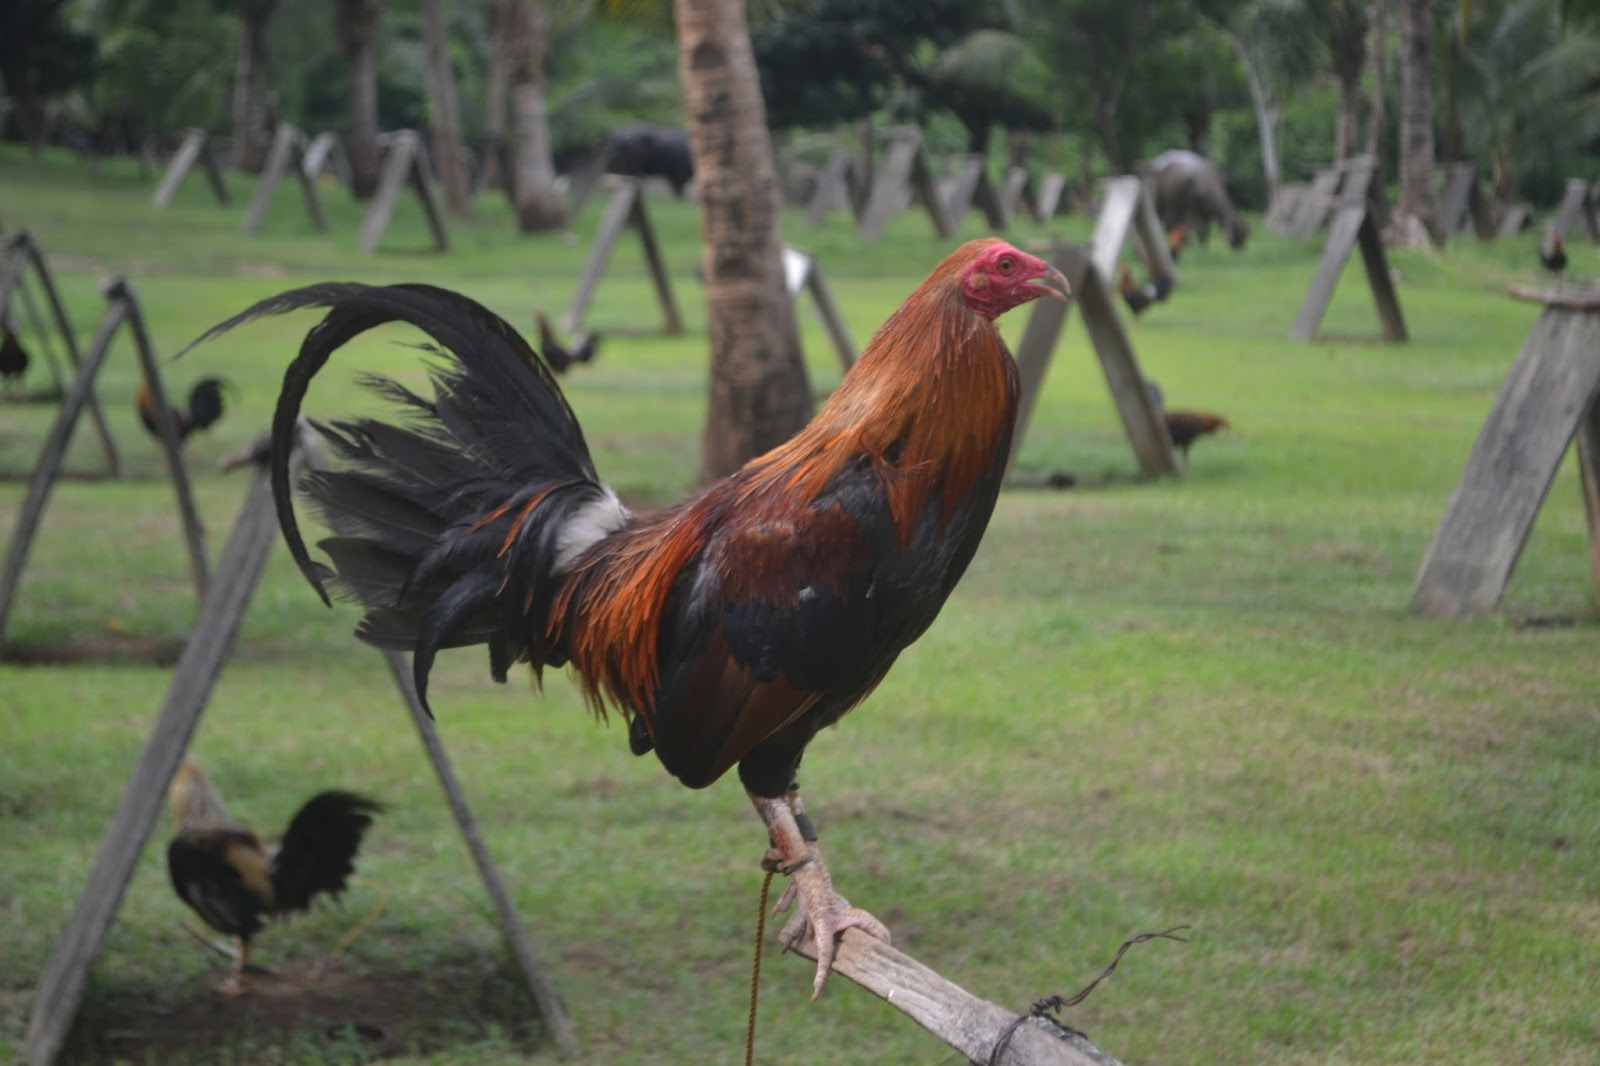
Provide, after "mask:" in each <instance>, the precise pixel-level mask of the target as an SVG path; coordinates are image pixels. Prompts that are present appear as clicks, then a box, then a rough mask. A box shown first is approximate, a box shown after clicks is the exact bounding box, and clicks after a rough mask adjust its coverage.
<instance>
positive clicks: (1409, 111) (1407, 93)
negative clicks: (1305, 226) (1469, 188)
mask: <svg viewBox="0 0 1600 1066" xmlns="http://www.w3.org/2000/svg"><path fill="white" fill-rule="evenodd" d="M1400 36H1401V45H1400V65H1401V70H1400V213H1401V214H1402V215H1406V216H1409V217H1410V218H1413V219H1416V220H1417V221H1418V222H1420V223H1422V225H1423V226H1424V227H1426V229H1427V231H1428V234H1429V235H1430V236H1431V237H1432V238H1433V239H1434V240H1435V241H1438V240H1439V223H1438V208H1437V205H1436V204H1435V202H1434V194H1433V183H1434V165H1433V86H1432V83H1431V80H1430V79H1431V77H1432V66H1431V59H1432V52H1433V0H1405V10H1404V11H1403V12H1402V15H1401V24H1400Z"/></svg>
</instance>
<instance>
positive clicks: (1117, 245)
mask: <svg viewBox="0 0 1600 1066" xmlns="http://www.w3.org/2000/svg"><path fill="white" fill-rule="evenodd" d="M1101 188H1102V190H1103V193H1102V196H1101V200H1100V214H1099V215H1098V216H1097V217H1096V218H1095V220H1094V255H1093V260H1094V265H1095V269H1097V270H1099V271H1100V276H1101V277H1102V278H1105V279H1106V280H1107V281H1109V280H1110V279H1111V278H1113V277H1115V276H1116V273H1117V260H1118V259H1119V258H1121V256H1122V246H1123V245H1124V244H1126V243H1127V240H1128V231H1129V230H1130V229H1132V228H1133V216H1134V213H1135V212H1136V211H1137V210H1138V208H1139V200H1140V198H1141V197H1143V195H1144V186H1143V184H1142V183H1141V182H1140V181H1139V179H1138V178H1136V177H1134V176H1133V175H1131V174H1124V175H1122V176H1121V177H1117V178H1107V179H1106V180H1105V182H1104V183H1102V186H1101ZM1069 280H1070V279H1069Z"/></svg>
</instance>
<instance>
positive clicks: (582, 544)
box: [202, 238, 1068, 994]
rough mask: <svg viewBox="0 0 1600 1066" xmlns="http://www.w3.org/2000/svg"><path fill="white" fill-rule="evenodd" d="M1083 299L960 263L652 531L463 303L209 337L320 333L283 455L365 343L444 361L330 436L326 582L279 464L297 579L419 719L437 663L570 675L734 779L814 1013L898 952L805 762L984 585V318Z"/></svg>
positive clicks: (320, 479) (376, 310) (341, 299)
mask: <svg viewBox="0 0 1600 1066" xmlns="http://www.w3.org/2000/svg"><path fill="white" fill-rule="evenodd" d="M1067 294H1068V287H1067V282H1066V279H1065V278H1064V277H1062V275H1061V273H1060V272H1059V271H1057V270H1056V269H1055V268H1053V267H1051V266H1050V265H1049V264H1048V263H1045V262H1044V261H1043V260H1040V259H1038V258H1035V257H1034V256H1031V255H1028V254H1026V253H1025V252H1021V251H1018V250H1017V249H1016V248H1013V247H1012V246H1010V245H1008V244H1006V243H1005V242H1003V241H1000V240H997V239H994V238H990V239H986V240H978V241H971V242H968V243H967V244H964V245H962V246H961V247H960V248H958V249H957V250H956V251H955V252H953V253H952V254H951V255H950V256H949V257H948V258H946V259H945V260H944V262H942V263H940V264H939V265H938V266H937V267H936V268H935V269H934V271H933V273H932V274H930V275H929V276H928V278H927V280H926V281H924V282H923V283H922V284H921V285H920V286H918V287H917V289H916V290H915V291H914V292H913V293H912V294H911V295H910V297H909V298H908V299H907V300H906V302H905V304H904V305H903V306H902V307H901V308H900V309H899V310H898V311H896V312H895V313H894V315H893V316H891V317H890V319H889V320H888V322H886V323H885V324H884V325H883V327H882V328H881V329H880V330H879V331H878V332H877V334H876V335H875V336H874V337H873V339H872V340H871V341H870V342H869V343H868V345H867V347H866V349H865V350H864V351H863V352H862V354H861V357H860V358H859V359H858V360H857V361H856V363H855V365H854V366H852V367H851V369H850V371H849V372H848V373H847V374H846V375H845V377H844V379H843V380H842V381H841V382H840V384H839V386H838V388H837V389H835V390H834V392H833V393H832V395H831V396H830V397H829V399H828V401H827V403H826V404H825V405H824V406H823V408H822V410H821V411H819V412H818V413H817V415H816V417H815V418H813V419H812V421H811V423H810V424H809V425H807V426H806V427H805V428H804V429H803V430H801V431H800V432H799V433H798V434H797V435H796V436H794V437H793V438H791V439H790V440H789V441H787V442H786V443H784V444H781V445H779V446H778V447H776V448H774V449H773V450H772V451H770V452H768V453H766V454H765V455H762V456H759V457H757V458H755V459H752V460H751V461H750V462H749V463H747V464H746V465H745V466H744V467H743V468H742V469H741V470H739V471H738V472H736V473H734V474H733V475H731V476H730V477H727V478H725V479H723V480H722V481H719V482H717V483H716V484H714V485H712V486H711V487H709V488H708V489H706V490H705V491H704V492H702V493H700V494H699V495H697V496H695V497H693V498H692V499H689V500H686V501H685V502H683V503H680V504H677V505H676V506H673V507H668V508H665V509H662V510H659V511H654V512H650V513H644V514H640V513H635V512H633V511H631V510H629V509H628V508H627V507H624V506H623V505H622V503H621V502H620V501H619V500H618V499H617V496H616V494H615V493H614V492H613V491H612V490H611V489H610V488H608V487H607V486H606V485H604V484H602V483H601V481H600V480H599V477H598V475H597V474H596V472H595V469H594V464H593V461H592V460H591V459H590V457H589V450H588V446H587V445H586V444H585V442H584V439H583V432H582V430H581V429H580V428H579V427H578V423H577V421H576V419H575V418H574V417H573V414H572V411H571V409H570V408H569V407H568V406H567V403H566V400H565V399H564V398H563V397H562V395H561V391H560V389H559V388H558V387H557V385H556V383H555V379H554V378H553V377H552V376H551V374H550V373H549V371H548V370H547V369H546V368H545V367H544V365H543V364H542V363H541V362H540V361H539V360H537V359H536V358H533V357H532V355H531V350H530V349H529V348H528V345H527V344H526V342H524V341H523V340H522V338H521V337H520V336H519V335H518V334H517V332H516V331H515V330H514V329H512V327H511V326H509V325H508V324H507V323H505V322H504V321H502V320H501V319H499V318H498V317H496V316H495V315H494V314H493V313H491V312H489V311H488V310H486V309H485V308H483V307H481V306H479V305H478V304H476V303H474V302H472V301H471V300H468V299H466V298H465V297H463V296H460V295H458V294H456V293H453V292H449V291H447V290H444V289H438V288H434V287H432V286H427V285H388V286H382V287H368V286H364V285H355V284H326V285H316V286H311V287H308V288H303V289H297V290H294V291H292V292H287V293H283V294H281V295H279V296H276V297H273V298H271V299H268V300H264V301H262V302H261V303H259V304H257V305H256V306H254V307H252V308H250V309H248V310H246V311H244V312H243V313H242V314H240V315H238V316H236V317H234V318H232V319H230V320H229V321H227V322H224V323H222V324H221V325H219V326H216V327H214V328H213V329H212V330H211V331H210V332H209V333H208V334H206V336H214V335H215V334H217V333H218V332H221V331H223V330H226V329H230V328H232V327H234V326H237V325H238V324H239V323H241V322H244V321H246V320H248V319H251V318H254V317H256V316H258V315H262V314H270V313H278V312H284V311H290V310H294V309H296V308H302V307H312V306H317V307H328V308H330V310H329V311H328V313H327V316H326V317H325V318H324V319H323V320H322V322H321V324H319V325H318V326H317V327H315V328H314V329H312V330H311V332H310V333H309V334H307V336H306V339H305V341H304V343H303V344H302V346H301V349H300V354H299V357H298V358H296V360H295V361H294V363H293V364H292V365H291V366H290V367H289V369H288V371H287V372H286V374H285V376H284V391H283V393H282V394H281V395H280V396H279V399H278V409H277V414H276V416H275V419H274V429H275V432H276V433H278V434H279V435H280V437H281V438H282V439H285V440H286V439H287V436H288V434H290V433H291V432H292V431H293V426H294V420H295V417H296V415H297V414H298V413H299V410H300V404H301V401H302V399H303V398H304V396H305V393H306V391H307V388H308V386H309V384H310V381H311V378H312V376H313V375H314V374H315V373H316V372H317V370H318V369H320V368H321V367H322V366H323V365H324V364H325V363H326V362H327V360H328V358H329V357H330V356H331V355H332V354H333V352H334V351H335V350H336V349H337V348H338V347H339V346H341V345H342V344H344V343H345V342H347V341H349V340H350V339H351V338H352V337H355V336H356V335H357V334H359V333H362V332H364V331H365V330H367V329H370V328H372V327H373V326H376V325H378V324H380V323H383V322H387V321H395V320H399V321H404V322H408V323H411V324H412V325H415V326H417V327H419V328H421V329H422V330H424V331H425V332H427V333H428V334H429V335H430V336H431V337H432V338H433V339H434V340H435V341H436V342H437V343H438V344H439V345H441V346H442V347H444V348H447V349H448V350H449V355H450V356H451V357H452V359H453V361H452V362H450V363H446V364H444V365H442V366H436V367H434V368H433V369H432V373H433V386H434V387H433V390H432V392H431V393H430V397H424V396H420V395H417V394H415V393H412V392H411V391H409V390H407V389H405V388H404V387H402V386H401V385H399V384H397V383H394V382H382V383H380V384H378V385H377V388H378V391H379V392H380V393H381V394H382V395H384V396H386V397H388V398H389V399H390V400H392V401H395V402H397V403H398V404H399V405H400V406H401V407H402V408H403V410H404V415H405V418H404V421H402V422H382V421H377V420H373V419H362V420H356V421H347V422H340V423H335V424H334V425H333V426H332V427H330V429H329V432H328V439H329V442H330V444H331V446H332V450H333V452H334V453H335V455H336V457H338V458H339V459H341V460H342V464H341V466H340V467H339V468H337V469H334V470H332V471H327V472H321V473H314V474H312V475H310V476H308V477H306V478H305V479H304V480H303V481H302V482H301V487H302V488H304V489H305V490H306V491H308V492H309V493H310V494H311V495H312V497H313V498H314V499H315V500H316V501H317V504H318V507H319V510H320V511H321V513H322V514H323V515H324V517H325V518H326V520H327V521H328V523H329V524H330V525H331V526H332V527H333V529H334V531H335V533H336V535H335V536H333V537H331V538H329V539H326V540H324V541H322V542H321V547H322V548H323V550H324V551H326V552H327V553H328V555H329V557H330V558H331V560H332V563H333V566H332V569H331V570H330V569H328V568H327V567H324V566H321V565H319V564H316V563H313V562H312V561H311V559H310V556H309V554H308V553H307V550H306V546H305V543H304V541H303V540H302V538H301V535H300V531H299V527H298V524H297V521H296V518H295V514H294V509H293V503H292V497H291V490H292V487H293V486H291V485H290V483H289V476H288V470H287V468H286V466H285V457H286V455H287V448H286V447H282V446H280V443H279V441H278V440H274V444H273V456H272V458H273V465H274V474H275V479H274V490H275V493H276V496H277V501H278V509H279V510H278V514H279V518H280V520H281V522H282V525H283V530H284V535H285V539H286V540H287V541H288V542H289V546H290V548H291V550H292V552H293V553H294V556H295V558H296V560H297V561H298V562H299V563H300V565H301V568H302V570H303V571H304V572H305V574H306V576H307V577H308V578H309V579H310V581H311V582H312V584H313V585H315V586H316V588H317V589H318V591H319V592H322V593H323V596H324V598H326V596H327V594H326V592H324V591H323V589H324V584H325V582H326V581H327V580H329V579H332V580H333V581H334V582H335V584H336V587H337V588H338V590H339V591H340V592H341V593H342V594H344V595H347V596H350V597H353V598H356V599H358V600H359V601H360V602H361V603H362V604H363V605H364V606H365V607H366V614H365V616H364V617H363V619H362V622H361V625H360V627H359V628H358V630H357V635H358V636H360V637H361V638H362V639H363V640H365V641H367V642H369V643H372V644H375V645H377V646H379V647H383V648H390V649H398V650H405V651H411V652H413V653H414V659H413V669H414V671H415V675H416V680H417V687H418V689H419V691H421V692H422V693H423V694H424V698H425V696H426V692H427V680H428V673H429V670H430V668H431V667H432V664H433V661H434V657H435V654H436V653H437V652H438V650H439V649H441V648H449V647H459V646H467V645H475V644H482V645H486V646H487V648H488V653H489V668H490V672H491V674H492V675H493V676H494V677H495V678H496V679H497V680H500V681H504V680H505V679H506V675H507V671H508V670H509V669H510V667H511V666H512V665H513V664H514V663H516V662H519V661H526V662H528V663H529V664H530V665H531V666H532V668H533V671H534V673H535V675H536V676H540V675H541V674H542V671H543V670H544V669H545V668H546V667H555V666H561V665H563V664H567V663H570V664H571V665H572V666H573V667H574V668H575V670H576V672H577V674H578V678H579V680H580V682H581V684H582V685H583V689H584V692H585V694H586V696H587V698H588V701H589V704H590V706H591V707H592V708H593V709H594V710H595V711H596V713H598V714H604V713H605V709H606V708H607V707H610V708H613V709H615V710H617V711H618V712H620V713H621V714H622V715H624V716H625V717H626V718H627V719H628V720H629V722H630V729H629V742H630V747H631V748H632V750H633V751H634V753H635V754H643V753H645V752H648V751H652V750H653V751H654V752H655V753H656V755H657V756H658V757H659V759H660V760H661V763H662V765H663V766H665V767H666V769H667V770H668V771H669V772H671V773H672V774H674V775H675V776H676V777H677V778H678V779H679V780H680V781H682V782H683V783H684V784H685V785H687V786H689V787H690V788H704V787H706V786H708V785H710V784H711V783H713V782H714V781H716V780H717V779H718V778H720V777H721V776H722V775H723V774H724V773H726V772H727V771H728V770H730V769H733V768H734V767H737V768H738V773H739V779H740V781H741V783H742V784H743V785H744V787H745V789H746V791H747V792H748V793H749V796H750V799H751V802H752V803H754V805H755V807H756V810H757V812H758V813H759V814H760V816H761V819H762V821H763V823H764V824H765V827H766V833H767V835H768V839H769V842H770V844H771V851H770V852H769V853H768V856H767V858H766V860H764V861H765V863H766V864H768V867H769V868H770V869H776V870H777V871H779V872H782V873H784V874H787V875H789V876H790V877H791V882H790V885H789V888H788V890H787V891H786V892H785V893H784V898H783V900H782V901H780V902H781V904H782V905H794V904H795V903H796V902H798V906H796V907H795V913H794V916H793V917H792V918H791V920H790V922H789V924H788V926H787V927H786V929H785V931H784V934H783V935H784V938H785V940H786V942H789V943H794V942H798V940H799V938H801V937H803V936H805V935H806V934H807V932H808V931H809V933H810V935H811V936H813V937H814V938H815V942H816V946H817V952H818V955H819V958H820V961H819V963H818V966H817V971H816V978H815V982H814V985H813V994H815V993H816V992H820V990H821V988H822V983H823V981H824V979H825V978H826V976H827V974H828V971H829V969H830V967H831V963H832V958H833V954H834V950H835V939H836V938H837V937H838V936H839V934H841V933H842V932H844V931H845V930H847V929H850V928H852V927H855V928H860V929H863V930H865V931H866V932H867V933H868V934H870V935H873V936H877V937H880V938H885V939H887V937H888V931H887V930H886V929H885V928H884V927H883V925H882V924H881V923H880V922H879V921H878V920H877V919H876V918H874V917H872V916H871V915H870V914H868V913H866V912H865V911H862V910H858V909H857V908H854V907H852V906H850V904H849V903H848V902H847V901H846V900H845V899H844V898H843V897H842V896H841V895H839V893H838V892H836V891H835V890H834V888H833V885H832V879H831V877H830V876H829V873H828V869H827V867H826V865H825V864H824V862H823V858H822V853H821V851H820V849H819V847H818V845H817V842H816V841H817V834H816V830H815V827H814V825H813V823H812V822H811V820H810V818H808V817H807V816H806V812H805V809H804V807H803V805H802V803H801V799H800V791H799V785H798V784H797V776H798V772H799V766H800V759H801V756H802V755H803V754H804V752H805V750H806V745H807V744H809V743H810V741H811V739H812V737H814V736H815V735H816V734H817V732H818V731H819V730H820V729H822V728H824V727H825V726H829V725H832V724H834V723H835V722H837V721H839V719H841V718H842V717H844V715H845V714H846V713H847V712H848V711H850V710H851V709H852V708H854V707H855V706H856V705H857V704H859V703H860V702H861V701H862V700H864V699H866V698H867V696H868V695H869V694H870V693H871V692H872V691H873V689H874V688H876V687H877V685H878V683H879V682H880V681H882V680H883V678H884V675H885V674H887V673H888V671H889V669H890V668H891V667H892V666H893V665H894V662H895V660H896V658H897V657H898V656H899V654H900V653H901V652H902V651H903V650H904V649H905V648H906V647H907V646H908V645H909V644H911V643H912V642H913V641H915V640H916V639H917V638H918V637H919V636H921V635H922V633H923V632H924V631H925V630H926V629H927V628H928V627H929V626H930V625H931V624H932V623H933V620H934V618H935V617H936V616H937V615H938V613H939V609H940V608H941V607H942V606H943V605H944V602H945V599H946V598H947V597H948V596H949V595H950V592H951V590H952V589H954V587H955V585H956V582H957V581H958V580H959V579H960V578H961V575H962V574H963V573H964V572H965V570H966V568H967V564H968V563H969V562H971V560H972V556H973V553H974V552H976V551H977V548H978V542H979V540H980V539H981V538H982V536H983V531H984V528H985V527H986V526H987V525H988V521H989V515H990V513H991V512H992V511H993V509H994V505H995V499H996V497H997V496H998V495H999V491H1000V483H1001V480H1002V479H1003V477H1004V475H1005V470H1006V461H1007V457H1008V455H1009V453H1010V448H1011V435H1012V430H1013V428H1014V425H1015V421H1016V414H1017V394H1018V378H1017V368H1016V364H1015V363H1014V362H1013V360H1012V358H1011V355H1010V353H1009V352H1008V351H1007V349H1006V346H1005V342H1004V341H1003V340H1002V339H1001V336H1000V332H999V330H998V329H996V327H995V324H994V320H995V318H996V317H998V316H999V315H1001V314H1002V313H1004V312H1005V311H1007V310H1009V309H1011V308H1013V307H1016V306H1018V305H1019V304H1022V303H1026V302H1027V301H1030V300H1033V299H1035V298H1036V297H1040V296H1053V297H1055V298H1057V299H1062V300H1065V299H1067ZM202 339H204V338H202Z"/></svg>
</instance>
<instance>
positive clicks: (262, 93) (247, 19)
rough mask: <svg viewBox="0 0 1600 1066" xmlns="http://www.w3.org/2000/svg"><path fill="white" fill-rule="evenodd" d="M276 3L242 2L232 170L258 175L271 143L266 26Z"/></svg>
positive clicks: (255, 0) (240, 0) (250, 0)
mask: <svg viewBox="0 0 1600 1066" xmlns="http://www.w3.org/2000/svg"><path fill="white" fill-rule="evenodd" d="M276 6H277V0H239V5H238V14H239V68H238V70H237V72H236V73H235V75H234V80H233V166H234V169H235V170H242V171H244V172H245V173H247V174H259V173H261V168H262V167H263V166H264V165H265V164H266V162H267V146H268V143H269V142H270V141H271V140H272V133H273V130H272V125H273V123H272V106H271V103H270V101H269V98H268V90H267V86H268V84H269V83H270V81H271V75H270V73H269V71H270V69H271V68H270V64H269V62H268V56H267V24H268V23H269V22H271V21H272V9H273V8H274V7H276Z"/></svg>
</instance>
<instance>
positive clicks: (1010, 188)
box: [1000, 167, 1033, 216]
mask: <svg viewBox="0 0 1600 1066" xmlns="http://www.w3.org/2000/svg"><path fill="white" fill-rule="evenodd" d="M1000 205H1001V207H1003V208H1004V209H1005V212H1006V214H1008V215H1013V216H1014V215H1020V214H1023V213H1024V212H1027V213H1028V214H1032V213H1033V209H1032V207H1031V206H1030V205H1029V204H1028V170H1027V168H1026V167H1011V168H1009V169H1007V170H1006V177H1005V181H1003V182H1002V183H1001V185H1000Z"/></svg>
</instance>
